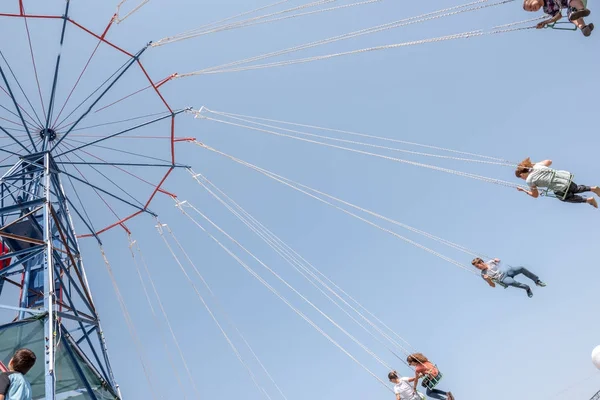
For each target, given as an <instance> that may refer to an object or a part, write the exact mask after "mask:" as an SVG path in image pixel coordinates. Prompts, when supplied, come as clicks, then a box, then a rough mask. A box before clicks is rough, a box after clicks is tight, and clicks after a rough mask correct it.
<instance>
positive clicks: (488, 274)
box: [471, 257, 546, 297]
mask: <svg viewBox="0 0 600 400" xmlns="http://www.w3.org/2000/svg"><path fill="white" fill-rule="evenodd" d="M471 264H472V265H473V266H474V267H475V268H477V269H478V270H480V271H481V277H482V278H483V280H484V281H486V282H487V283H488V285H490V286H491V287H496V282H498V283H499V284H501V285H506V286H513V287H516V288H520V289H523V290H525V291H526V292H527V296H529V297H533V292H532V291H531V288H530V287H529V285H526V284H524V283H521V282H519V281H516V280H515V279H514V278H515V276H517V275H520V274H523V275H525V276H526V277H528V278H529V279H531V280H532V281H533V282H534V283H535V284H536V285H537V286H539V287H545V286H546V284H545V283H544V282H542V281H541V280H540V278H539V277H538V276H537V275H535V274H534V273H533V272H531V271H529V270H528V269H527V268H525V267H511V266H508V267H503V266H502V265H501V264H500V259H498V258H494V259H493V260H490V261H488V262H487V263H486V262H484V261H483V260H482V259H481V258H479V257H477V258H475V259H473V261H471Z"/></svg>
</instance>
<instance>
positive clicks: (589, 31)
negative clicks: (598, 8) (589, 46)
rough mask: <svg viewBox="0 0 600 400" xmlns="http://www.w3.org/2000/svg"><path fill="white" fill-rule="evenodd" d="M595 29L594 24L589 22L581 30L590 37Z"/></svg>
mask: <svg viewBox="0 0 600 400" xmlns="http://www.w3.org/2000/svg"><path fill="white" fill-rule="evenodd" d="M593 30H594V24H589V25H586V26H584V27H583V28H581V32H582V33H583V36H585V37H588V36H590V35H591V34H592V31H593Z"/></svg>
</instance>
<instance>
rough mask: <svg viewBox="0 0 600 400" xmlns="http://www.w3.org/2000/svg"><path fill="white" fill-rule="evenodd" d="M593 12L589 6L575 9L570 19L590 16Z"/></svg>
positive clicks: (574, 19) (575, 19)
mask: <svg viewBox="0 0 600 400" xmlns="http://www.w3.org/2000/svg"><path fill="white" fill-rule="evenodd" d="M591 13H592V12H591V11H590V10H588V9H587V8H584V9H583V10H577V11H573V12H572V13H571V15H569V21H577V20H578V19H579V18H585V17H589V16H590V14H591Z"/></svg>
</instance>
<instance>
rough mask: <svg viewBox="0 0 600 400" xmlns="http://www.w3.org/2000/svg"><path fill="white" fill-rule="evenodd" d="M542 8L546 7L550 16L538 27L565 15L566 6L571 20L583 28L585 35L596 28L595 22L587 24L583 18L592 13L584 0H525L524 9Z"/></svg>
mask: <svg viewBox="0 0 600 400" xmlns="http://www.w3.org/2000/svg"><path fill="white" fill-rule="evenodd" d="M541 8H543V9H544V12H545V13H546V14H548V15H549V16H550V18H549V19H546V20H544V21H542V22H540V23H538V24H537V28H538V29H542V28H544V27H545V26H546V25H550V24H554V23H556V22H558V21H559V20H560V19H561V18H562V17H563V15H562V9H563V8H566V9H567V17H569V21H571V22H572V23H573V24H574V25H575V26H576V27H577V28H579V29H580V30H581V33H583V36H585V37H588V36H590V35H591V34H592V31H593V30H594V24H589V25H586V24H585V21H584V20H583V18H584V17H588V16H589V15H590V13H591V12H590V10H588V9H587V8H586V6H585V4H584V2H583V0H525V1H524V2H523V9H524V10H525V11H531V12H536V11H539V10H540V9H541Z"/></svg>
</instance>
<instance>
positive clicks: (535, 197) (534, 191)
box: [517, 186, 540, 199]
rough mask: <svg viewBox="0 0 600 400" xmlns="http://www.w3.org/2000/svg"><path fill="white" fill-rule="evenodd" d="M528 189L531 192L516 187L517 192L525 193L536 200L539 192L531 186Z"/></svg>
mask: <svg viewBox="0 0 600 400" xmlns="http://www.w3.org/2000/svg"><path fill="white" fill-rule="evenodd" d="M530 189H531V190H527V189H523V188H522V187H521V186H519V187H517V190H518V191H519V192H523V193H527V194H528V195H529V196H531V197H533V198H534V199H537V198H538V197H540V192H539V191H538V188H536V187H535V186H532V187H531V188H530Z"/></svg>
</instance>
